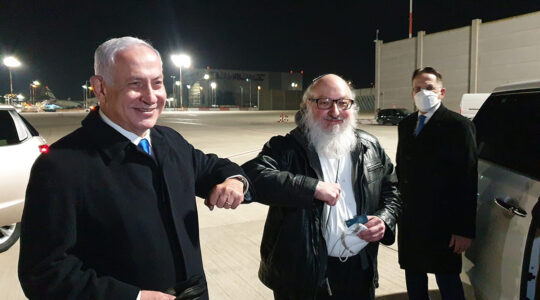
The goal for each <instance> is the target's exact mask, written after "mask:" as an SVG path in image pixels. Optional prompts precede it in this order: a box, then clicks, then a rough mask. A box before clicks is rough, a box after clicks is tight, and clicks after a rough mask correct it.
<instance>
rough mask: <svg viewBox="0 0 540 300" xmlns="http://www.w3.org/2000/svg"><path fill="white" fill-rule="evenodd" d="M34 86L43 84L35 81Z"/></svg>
mask: <svg viewBox="0 0 540 300" xmlns="http://www.w3.org/2000/svg"><path fill="white" fill-rule="evenodd" d="M32 84H33V85H35V86H39V85H41V83H39V81H37V80H34V81H33V82H32Z"/></svg>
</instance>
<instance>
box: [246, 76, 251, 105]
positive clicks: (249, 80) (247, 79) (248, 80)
mask: <svg viewBox="0 0 540 300" xmlns="http://www.w3.org/2000/svg"><path fill="white" fill-rule="evenodd" d="M246 81H247V82H249V107H251V79H249V77H248V78H246Z"/></svg>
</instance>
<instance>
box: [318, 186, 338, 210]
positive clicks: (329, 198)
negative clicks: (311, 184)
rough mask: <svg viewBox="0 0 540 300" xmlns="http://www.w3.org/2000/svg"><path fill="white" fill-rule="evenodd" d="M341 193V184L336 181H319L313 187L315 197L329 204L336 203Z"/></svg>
mask: <svg viewBox="0 0 540 300" xmlns="http://www.w3.org/2000/svg"><path fill="white" fill-rule="evenodd" d="M340 195H341V186H339V184H337V183H329V182H324V181H319V183H317V187H316V188H315V199H318V200H321V201H324V202H326V203H327V204H328V205H330V206H334V205H336V203H337V201H338V200H339V196H340Z"/></svg>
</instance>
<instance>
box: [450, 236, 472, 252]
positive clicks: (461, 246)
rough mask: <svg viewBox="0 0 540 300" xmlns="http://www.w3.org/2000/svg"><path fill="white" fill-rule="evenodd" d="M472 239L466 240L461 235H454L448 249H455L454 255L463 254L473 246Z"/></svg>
mask: <svg viewBox="0 0 540 300" xmlns="http://www.w3.org/2000/svg"><path fill="white" fill-rule="evenodd" d="M471 243H472V239H470V238H466V237H464V236H461V235H457V234H452V237H451V238H450V244H449V245H448V247H450V248H452V247H454V253H456V254H461V253H463V251H465V250H467V249H469V247H470V246H471Z"/></svg>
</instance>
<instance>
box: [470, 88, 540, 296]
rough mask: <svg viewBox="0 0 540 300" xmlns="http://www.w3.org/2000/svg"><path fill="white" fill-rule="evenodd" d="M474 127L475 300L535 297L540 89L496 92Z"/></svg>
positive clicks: (472, 274) (472, 251) (539, 233)
mask: <svg viewBox="0 0 540 300" xmlns="http://www.w3.org/2000/svg"><path fill="white" fill-rule="evenodd" d="M474 123H475V125H476V129H477V143H478V150H479V166H478V175H479V178H478V212H477V231H476V232H477V234H476V238H475V239H474V241H473V244H472V247H471V248H470V249H469V250H468V251H467V253H466V257H467V258H468V259H470V261H471V262H472V264H473V267H472V268H471V269H470V271H469V276H470V279H471V283H472V285H473V287H474V289H475V292H476V296H477V299H531V300H532V299H537V298H535V290H536V286H537V284H538V283H537V282H536V277H537V276H538V258H539V256H540V254H539V251H540V250H539V249H540V231H539V230H538V221H539V220H540V219H539V216H538V215H534V214H538V213H537V212H538V207H536V208H535V206H537V205H539V204H538V201H539V196H540V183H539V178H540V171H539V166H540V159H539V153H540V146H539V142H540V140H539V139H538V133H539V132H540V91H538V90H537V91H525V92H519V93H518V92H506V93H500V94H494V95H492V96H491V97H490V98H489V99H488V100H487V102H486V104H485V105H484V107H482V109H481V110H480V112H479V113H478V114H477V116H476V117H475V119H474ZM533 209H534V213H533Z"/></svg>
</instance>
